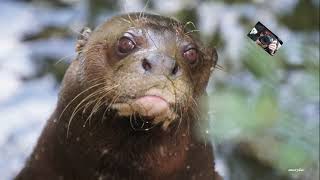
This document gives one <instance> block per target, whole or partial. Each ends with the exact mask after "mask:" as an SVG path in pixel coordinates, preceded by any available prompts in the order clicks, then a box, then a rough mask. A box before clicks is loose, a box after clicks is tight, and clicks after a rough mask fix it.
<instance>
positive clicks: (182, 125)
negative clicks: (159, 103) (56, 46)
mask: <svg viewBox="0 0 320 180" xmlns="http://www.w3.org/2000/svg"><path fill="white" fill-rule="evenodd" d="M128 29H129V30H132V31H133V32H134V33H136V34H139V36H138V38H137V39H136V41H138V42H137V43H139V49H137V50H136V51H135V52H133V53H132V54H129V55H127V56H126V57H119V56H118V55H117V54H116V53H115V47H116V42H117V41H118V39H119V37H120V36H121V35H122V34H123V32H125V31H128ZM186 32H187V31H186V30H185V29H184V27H183V25H182V24H180V23H179V22H177V21H175V20H173V19H170V18H166V17H162V16H156V15H150V14H129V15H123V16H116V17H114V18H112V19H111V20H109V21H107V22H106V23H104V24H103V25H101V26H100V27H98V28H97V29H96V30H95V31H94V32H92V33H91V32H90V31H85V33H83V36H82V37H81V38H80V39H79V41H78V44H77V51H78V53H79V55H78V57H77V59H76V60H74V61H73V62H72V64H71V65H70V67H69V69H68V70H67V72H66V74H65V77H64V80H63V82H62V87H61V92H60V95H59V101H58V104H57V107H56V109H55V112H54V113H53V114H52V116H51V118H50V119H49V120H48V122H47V125H46V127H45V129H44V130H43V132H42V134H41V136H40V138H39V140H38V143H37V146H36V147H35V150H34V152H33V153H32V155H31V157H30V158H29V160H28V162H27V163H26V166H25V167H24V169H23V170H22V171H21V172H20V173H19V175H18V176H17V177H16V180H29V179H30V180H31V179H32V180H43V179H48V180H50V179H52V180H56V179H64V180H69V179H70V180H72V179H84V180H89V179H97V180H104V179H105V180H109V179H110V180H121V179H126V180H127V179H128V180H162V179H164V180H180V179H185V180H188V179H190V180H216V179H220V178H219V176H218V175H217V173H216V172H215V169H214V158H213V150H212V147H211V145H210V144H209V143H208V142H204V139H202V138H199V137H201V135H200V136H199V134H197V133H196V132H197V131H196V129H197V128H198V127H199V124H201V123H202V121H201V120H200V119H199V118H200V113H199V108H200V107H198V104H199V103H200V97H201V96H202V95H203V94H204V91H205V88H206V86H207V82H208V79H209V76H210V73H211V71H212V70H213V68H214V67H215V64H216V61H217V55H216V52H215V50H214V49H209V48H205V47H204V46H203V45H202V44H201V43H200V42H199V41H198V40H196V39H195V38H194V37H192V36H191V35H190V34H189V33H186ZM90 33H91V34H90ZM89 34H90V35H89ZM186 43H193V44H195V45H196V46H197V48H198V50H199V53H200V57H199V62H198V63H197V64H195V65H190V64H188V63H186V62H185V61H184V60H183V58H182V57H181V47H182V45H183V44H186ZM154 53H159V54H161V56H159V58H158V57H157V58H158V59H159V61H160V60H161V58H162V57H164V58H171V59H174V60H175V61H176V63H177V64H178V66H179V71H178V73H177V75H175V76H169V75H167V74H166V73H167V69H166V68H162V69H156V70H157V72H153V73H149V74H148V73H145V72H142V73H141V61H140V60H141V59H143V57H149V56H148V55H150V54H154ZM155 63H156V65H159V62H155ZM160 66H161V67H162V66H163V65H161V64H160ZM157 68H160V67H157ZM150 89H156V90H157V92H158V93H159V94H160V95H161V96H163V97H164V98H165V99H166V100H167V101H168V102H169V103H170V113H172V114H169V115H168V114H164V115H163V114H161V115H159V117H162V118H158V121H157V122H153V123H154V124H153V126H152V127H151V128H150V129H145V130H143V129H142V130H137V129H134V128H133V125H132V123H137V122H138V121H137V119H141V118H142V117H139V115H138V114H135V112H131V110H130V102H131V101H132V100H133V99H135V98H138V97H141V96H143V95H145V94H146V93H147V92H149V91H148V90H150ZM120 112H123V113H124V114H125V113H128V114H130V113H131V114H130V115H123V114H122V113H120ZM155 119H156V118H155ZM164 124H166V125H164ZM163 127H165V128H163Z"/></svg>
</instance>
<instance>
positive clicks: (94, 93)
mask: <svg viewBox="0 0 320 180" xmlns="http://www.w3.org/2000/svg"><path fill="white" fill-rule="evenodd" d="M96 95H99V92H93V93H92V94H90V95H89V96H88V97H86V98H84V99H83V100H82V101H81V102H80V103H79V104H78V105H77V106H76V107H75V109H74V110H73V112H72V114H71V117H70V119H69V122H68V127H67V137H68V135H69V130H70V125H71V122H72V120H73V118H74V117H75V115H76V114H77V113H78V112H79V111H80V110H81V108H79V107H80V106H81V105H82V103H84V102H85V101H87V100H88V99H90V98H92V97H94V96H96Z"/></svg>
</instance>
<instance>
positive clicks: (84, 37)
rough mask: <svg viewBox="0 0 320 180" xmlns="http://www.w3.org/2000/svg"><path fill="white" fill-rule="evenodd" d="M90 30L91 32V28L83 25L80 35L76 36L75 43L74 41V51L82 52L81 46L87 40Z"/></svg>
mask: <svg viewBox="0 0 320 180" xmlns="http://www.w3.org/2000/svg"><path fill="white" fill-rule="evenodd" d="M91 32H92V31H91V29H90V28H88V27H85V28H83V29H82V30H81V31H80V35H79V36H78V38H77V43H76V52H77V53H78V54H80V53H81V52H82V49H83V47H84V46H85V45H86V43H87V42H88V39H89V37H90V35H91Z"/></svg>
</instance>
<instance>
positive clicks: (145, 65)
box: [142, 59, 152, 71]
mask: <svg viewBox="0 0 320 180" xmlns="http://www.w3.org/2000/svg"><path fill="white" fill-rule="evenodd" d="M142 67H143V69H144V70H145V71H150V70H151V68H152V66H151V64H150V63H149V62H148V60H147V59H143V60H142Z"/></svg>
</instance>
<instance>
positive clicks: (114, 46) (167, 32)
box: [79, 14, 217, 129]
mask: <svg viewBox="0 0 320 180" xmlns="http://www.w3.org/2000/svg"><path fill="white" fill-rule="evenodd" d="M79 60H80V63H81V74H83V75H82V76H81V77H83V78H85V80H82V81H81V82H86V83H85V84H84V86H87V87H92V86H95V85H97V86H98V85H101V89H102V91H100V92H102V93H103V98H104V102H105V104H106V105H107V106H108V107H109V108H111V109H114V110H116V111H117V113H118V114H119V115H120V116H125V117H130V119H131V118H133V119H137V118H138V119H140V120H143V121H144V122H145V123H147V124H148V123H149V125H150V124H153V125H156V124H160V123H161V124H162V127H163V129H167V127H168V126H169V125H170V124H171V123H172V122H174V121H178V120H179V119H180V120H181V119H182V116H183V114H186V113H187V112H188V111H191V110H195V109H196V108H197V107H196V106H197V102H198V97H199V96H200V95H201V94H202V93H203V92H204V90H205V88H206V85H207V82H208V79H209V76H210V73H211V71H212V70H213V68H214V66H215V64H216V61H217V54H216V51H215V50H214V49H208V48H205V47H203V45H202V44H201V43H200V42H199V41H197V40H196V39H194V38H193V37H192V36H191V35H190V34H189V33H188V32H187V31H186V30H185V29H184V26H183V24H180V23H179V22H177V21H175V20H173V19H170V18H167V17H162V16H157V15H150V14H144V15H143V16H139V14H129V15H123V16H117V17H114V18H112V19H111V20H109V21H107V22H106V23H105V24H103V25H101V26H100V27H98V28H97V29H96V30H95V31H94V32H92V34H91V35H90V36H89V37H88V39H87V42H86V43H85V44H84V45H83V48H82V49H81V50H80V54H79ZM89 63H90V66H89V65H88V64H89ZM93 77H95V78H93ZM96 77H99V78H96ZM145 123H143V125H142V126H144V125H145ZM142 126H141V127H142Z"/></svg>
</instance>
